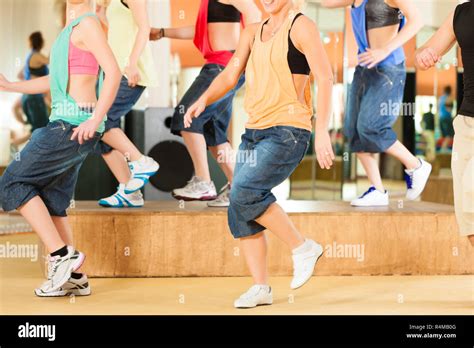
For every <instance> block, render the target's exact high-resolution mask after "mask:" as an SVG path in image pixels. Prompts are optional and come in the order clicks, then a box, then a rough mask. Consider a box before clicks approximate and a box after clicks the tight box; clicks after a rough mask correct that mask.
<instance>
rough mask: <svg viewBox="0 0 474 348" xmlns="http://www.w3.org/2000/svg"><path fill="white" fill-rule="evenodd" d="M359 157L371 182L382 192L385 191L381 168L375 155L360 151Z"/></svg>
mask: <svg viewBox="0 0 474 348" xmlns="http://www.w3.org/2000/svg"><path fill="white" fill-rule="evenodd" d="M357 158H358V159H359V160H360V162H361V163H362V166H363V167H364V170H365V172H366V174H367V177H368V178H369V181H370V183H371V184H372V185H373V186H374V187H375V188H376V189H377V190H379V191H380V192H385V188H384V186H383V183H382V177H381V176H380V169H379V165H378V163H377V160H376V159H375V157H374V155H373V154H371V153H368V152H358V153H357Z"/></svg>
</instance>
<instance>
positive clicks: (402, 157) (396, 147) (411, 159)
mask: <svg viewBox="0 0 474 348" xmlns="http://www.w3.org/2000/svg"><path fill="white" fill-rule="evenodd" d="M386 153H388V154H389V155H392V156H393V157H395V158H396V159H398V160H399V161H400V162H402V164H403V165H404V166H405V168H406V169H416V168H418V167H419V166H420V161H419V160H418V158H416V157H415V156H414V155H413V154H412V153H411V152H410V151H408V149H407V148H406V147H405V145H403V144H402V143H401V142H399V141H398V140H397V141H396V142H395V144H393V145H392V146H390V147H389V148H388V149H387V151H386Z"/></svg>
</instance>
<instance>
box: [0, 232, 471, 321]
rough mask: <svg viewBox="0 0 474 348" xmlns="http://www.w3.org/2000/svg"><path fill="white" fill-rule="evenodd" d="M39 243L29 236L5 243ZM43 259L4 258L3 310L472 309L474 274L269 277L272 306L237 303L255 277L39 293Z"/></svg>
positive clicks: (101, 284) (107, 284)
mask: <svg viewBox="0 0 474 348" xmlns="http://www.w3.org/2000/svg"><path fill="white" fill-rule="evenodd" d="M7 240H8V241H9V242H10V243H18V244H26V243H35V241H36V239H35V237H34V236H33V235H31V234H24V235H10V236H1V237H0V244H5V243H6V241H7ZM39 262H40V261H38V262H31V261H30V260H27V259H14V258H0V314H7V315H13V314H66V315H69V314H92V315H95V314H145V315H152V314H154V315H157V314H245V315H247V314H271V315H273V314H321V315H326V314H329V315H331V314H350V315H354V314H409V315H410V314H413V315H414V314H428V315H429V314H461V315H472V314H474V293H473V292H474V276H366V277H350V276H347V277H323V276H317V277H314V278H313V279H311V281H310V282H309V283H308V284H307V285H305V286H304V287H303V288H301V289H299V290H295V291H292V290H290V288H289V282H290V278H289V277H277V278H272V279H271V285H272V287H273V291H274V305H273V306H266V307H259V308H256V309H251V310H236V309H234V308H233V307H232V303H233V300H234V298H235V297H237V296H239V295H240V294H241V293H242V292H243V291H244V290H246V289H247V287H248V286H250V285H251V280H250V278H246V277H242V278H239V277H234V278H153V279H151V278H149V279H144V278H140V279H117V278H116V279H91V284H92V287H93V292H94V293H93V295H92V296H89V297H82V298H49V299H44V298H43V299H42V298H37V297H35V296H34V294H33V289H34V287H36V286H37V285H39V284H40V283H41V282H42V278H41V272H40V265H39Z"/></svg>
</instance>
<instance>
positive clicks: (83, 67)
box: [69, 41, 99, 76]
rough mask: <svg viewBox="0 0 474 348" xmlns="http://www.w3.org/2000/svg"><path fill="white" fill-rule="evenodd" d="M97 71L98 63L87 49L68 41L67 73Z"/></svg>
mask: <svg viewBox="0 0 474 348" xmlns="http://www.w3.org/2000/svg"><path fill="white" fill-rule="evenodd" d="M98 73H99V63H98V62H97V59H95V57H94V55H93V54H92V53H91V52H89V51H84V50H82V49H80V48H78V47H76V46H74V44H73V43H72V41H69V74H70V75H94V76H97V74H98Z"/></svg>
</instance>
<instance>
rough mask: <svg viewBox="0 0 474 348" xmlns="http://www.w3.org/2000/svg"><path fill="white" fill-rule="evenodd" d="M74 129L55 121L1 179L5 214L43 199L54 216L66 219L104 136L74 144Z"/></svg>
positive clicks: (34, 138) (36, 133)
mask: <svg viewBox="0 0 474 348" xmlns="http://www.w3.org/2000/svg"><path fill="white" fill-rule="evenodd" d="M75 127H76V126H73V125H71V124H69V123H67V122H64V121H54V122H50V123H48V124H47V126H46V127H44V128H40V129H37V130H36V131H34V132H33V135H32V137H31V140H30V141H29V142H28V144H27V145H26V146H25V147H24V149H23V150H22V151H21V152H20V153H19V156H18V158H17V159H15V160H14V161H13V162H12V163H11V164H10V165H9V166H8V168H7V169H6V171H5V173H4V174H3V176H2V177H1V178H0V200H1V202H2V207H3V209H4V210H5V211H11V210H15V209H17V208H18V207H20V206H22V205H24V204H25V203H27V202H28V201H29V200H31V199H32V198H34V197H36V196H40V197H41V198H42V199H43V201H44V203H45V205H46V207H47V208H48V211H49V213H50V214H51V215H52V216H66V209H67V208H68V207H69V205H70V204H71V200H72V197H73V194H74V188H75V186H76V182H77V177H78V174H79V169H80V167H81V165H82V163H83V162H84V159H85V158H86V157H87V155H88V154H89V153H90V152H91V151H93V149H94V148H95V146H96V145H97V143H98V141H99V139H100V134H99V133H96V135H95V137H94V138H93V139H91V140H89V141H87V142H85V143H83V144H82V145H80V144H79V143H78V142H77V141H71V140H70V139H71V136H72V133H73V129H74V128H75Z"/></svg>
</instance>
